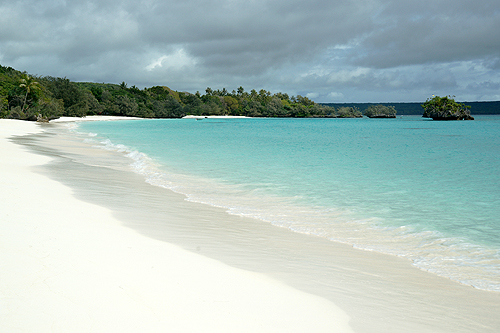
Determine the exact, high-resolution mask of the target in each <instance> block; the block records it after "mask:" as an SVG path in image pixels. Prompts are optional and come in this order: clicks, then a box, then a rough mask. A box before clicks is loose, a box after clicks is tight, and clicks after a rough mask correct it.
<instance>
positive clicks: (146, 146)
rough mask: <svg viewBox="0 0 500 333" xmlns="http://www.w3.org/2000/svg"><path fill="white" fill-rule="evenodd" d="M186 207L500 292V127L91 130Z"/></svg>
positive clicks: (280, 125) (282, 123) (114, 125)
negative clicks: (209, 208)
mask: <svg viewBox="0 0 500 333" xmlns="http://www.w3.org/2000/svg"><path fill="white" fill-rule="evenodd" d="M76 130H77V131H78V133H80V134H79V135H81V136H82V138H83V139H84V140H87V141H90V142H92V143H94V144H95V145H96V146H99V147H102V148H105V149H113V150H118V151H122V152H123V153H124V154H126V155H128V156H129V157H130V159H131V165H132V167H133V168H134V170H135V171H136V172H138V173H141V174H142V175H144V177H145V180H146V181H147V182H149V183H150V184H152V185H156V186H162V187H165V188H167V189H170V190H173V191H176V192H179V193H182V194H184V195H186V196H187V198H188V200H191V201H195V202H200V203H205V204H209V205H213V206H217V207H223V208H225V209H226V210H227V211H228V212H229V213H231V214H235V215H242V216H250V217H255V218H258V219H261V220H264V221H267V222H269V223H272V224H274V225H276V226H281V227H286V228H289V229H291V230H294V231H297V232H301V233H307V234H314V235H317V236H319V237H323V238H327V239H330V240H332V241H340V242H344V243H348V244H352V245H353V246H355V247H357V248H360V249H365V250H369V251H379V252H383V253H389V254H394V255H398V256H401V257H406V258H408V259H410V260H412V261H413V263H414V264H415V265H416V266H418V267H420V268H422V269H425V270H428V271H431V272H434V273H436V274H439V275H442V276H445V277H448V278H451V279H453V280H455V281H458V282H461V283H465V284H469V285H472V286H475V287H477V288H481V289H487V290H496V291H500V175H499V173H498V172H499V168H500V117H498V116H476V120H475V121H456V122H436V121H431V120H427V119H423V118H421V117H416V116H403V117H400V118H397V119H366V118H363V119H204V120H202V121H196V120H194V119H182V120H181V119H175V120H174V119H163V120H139V121H120V122H82V123H79V124H78V128H77V129H76Z"/></svg>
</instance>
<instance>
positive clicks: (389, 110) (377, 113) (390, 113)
mask: <svg viewBox="0 0 500 333" xmlns="http://www.w3.org/2000/svg"><path fill="white" fill-rule="evenodd" d="M364 114H365V116H367V117H369V118H396V108H395V107H394V106H385V105H382V104H378V105H370V106H369V107H367V108H366V110H365V112H364Z"/></svg>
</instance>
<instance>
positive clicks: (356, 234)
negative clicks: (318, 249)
mask: <svg viewBox="0 0 500 333" xmlns="http://www.w3.org/2000/svg"><path fill="white" fill-rule="evenodd" d="M90 136H91V137H92V138H91V139H88V136H87V139H86V140H87V141H88V140H90V141H91V142H93V144H94V145H95V146H96V147H99V148H101V149H106V150H111V151H116V152H120V153H123V154H125V155H126V156H127V157H129V158H130V159H131V160H132V163H131V167H132V169H133V170H134V171H135V172H137V173H139V174H141V175H143V176H144V177H145V180H146V182H148V183H149V184H151V185H154V186H159V187H163V188H166V189H169V190H171V191H174V192H176V193H180V194H183V195H185V196H186V198H187V199H186V200H188V201H192V202H197V203H201V204H207V205H211V206H214V207H219V208H223V209H225V210H226V211H227V212H228V213H229V214H233V215H238V216H244V217H251V218H256V219H259V220H262V221H265V222H268V223H271V224H273V225H276V226H279V227H285V228H288V229H290V230H292V231H295V232H299V233H304V234H311V235H316V236H319V237H322V238H326V239H329V240H332V241H336V242H341V243H346V244H350V245H352V246H353V247H355V248H358V249H361V250H366V251H376V252H381V253H385V254H391V255H395V256H399V257H404V258H407V259H409V260H411V261H412V262H413V264H414V265H415V266H416V267H419V268H420V269H423V270H426V271H429V272H431V273H434V274H437V275H440V276H443V277H447V278H449V279H451V280H454V281H457V282H459V283H462V284H466V285H470V286H473V287H475V288H478V289H484V290H491V291H500V252H499V251H498V250H494V249H488V248H486V247H484V246H478V245H474V244H470V243H467V242H465V241H463V240H461V239H454V238H445V237H442V236H441V235H440V234H439V233H437V232H435V231H425V232H417V231H415V230H414V229H413V228H411V227H408V226H402V227H394V228H390V227H381V226H380V225H379V224H378V221H377V219H376V218H367V219H359V218H357V217H356V216H355V214H353V212H350V211H347V210H341V209H339V210H335V209H331V208H329V209H326V208H324V207H307V206H303V205H301V204H300V203H299V201H300V198H283V197H273V196H270V195H269V194H268V193H262V192H261V191H259V190H258V189H257V190H256V189H250V190H249V189H245V188H244V187H241V186H237V185H228V184H223V183H221V182H217V181H215V180H210V179H205V178H200V177H195V176H192V175H185V174H180V173H174V172H168V171H166V170H165V169H164V167H163V168H162V166H161V165H160V164H159V163H157V162H156V161H155V160H153V159H151V158H150V157H149V156H147V155H146V154H144V153H142V152H139V151H136V150H132V149H130V148H129V147H127V146H125V145H122V144H115V143H113V142H112V141H111V140H109V139H106V140H102V141H96V140H95V139H94V137H95V136H94V135H90Z"/></svg>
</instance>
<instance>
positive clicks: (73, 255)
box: [0, 119, 351, 332]
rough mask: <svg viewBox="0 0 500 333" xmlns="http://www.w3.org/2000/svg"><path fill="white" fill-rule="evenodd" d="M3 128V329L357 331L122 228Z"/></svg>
mask: <svg viewBox="0 0 500 333" xmlns="http://www.w3.org/2000/svg"><path fill="white" fill-rule="evenodd" d="M39 131H41V129H40V127H39V125H38V124H35V123H31V122H22V121H15V120H3V119H2V120H0V150H1V151H2V159H1V162H0V184H1V190H0V235H1V236H0V237H1V239H0V272H1V274H0V331H2V332H306V331H309V332H332V331H337V332H350V331H351V329H350V327H349V325H348V321H349V317H348V316H347V315H346V314H345V313H344V312H343V311H342V310H340V309H339V308H338V307H337V306H336V305H335V304H333V303H332V302H330V301H327V300H325V299H322V298H320V297H318V296H314V295H310V294H307V293H304V292H301V291H298V290H296V289H293V288H291V287H288V286H286V285H285V284H283V283H280V282H277V281H275V280H272V279H270V278H267V277H265V276H264V275H261V274H255V273H251V272H246V271H243V270H239V269H236V268H232V267H229V266H227V265H224V264H222V263H219V262H217V261H215V260H212V259H209V258H206V257H203V256H201V255H197V254H193V253H190V252H188V251H186V250H182V249H180V248H178V247H176V246H174V245H171V244H168V243H166V242H161V241H158V240H154V239H151V238H148V237H145V236H143V235H140V234H139V233H137V232H135V231H133V230H131V229H129V228H126V227H124V226H122V225H121V223H120V221H118V220H117V219H116V218H115V217H113V215H112V214H111V212H110V211H109V210H108V209H106V208H103V207H100V206H96V205H92V204H89V203H86V202H82V201H79V200H77V199H75V198H74V196H73V195H72V190H71V189H70V188H68V187H66V186H64V185H62V184H60V183H58V182H55V181H53V180H51V179H49V178H47V177H45V176H42V175H39V174H37V173H35V172H33V171H32V167H33V166H36V165H40V164H43V163H47V162H49V160H50V158H47V157H44V156H40V155H35V154H33V153H29V152H27V151H26V149H24V148H22V147H20V146H18V145H16V144H14V143H11V142H9V140H8V138H9V137H10V136H13V135H23V134H27V133H35V132H39Z"/></svg>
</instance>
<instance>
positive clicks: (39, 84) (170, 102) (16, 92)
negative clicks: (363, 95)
mask: <svg viewBox="0 0 500 333" xmlns="http://www.w3.org/2000/svg"><path fill="white" fill-rule="evenodd" d="M87 115H115V116H131V117H132V116H135V117H144V118H180V117H183V116H185V115H196V116H209V115H230V116H249V117H332V118H334V117H335V118H336V117H340V118H347V117H361V116H362V114H361V113H360V112H359V110H357V109H356V108H354V107H339V108H334V107H331V106H326V105H321V104H317V103H315V102H313V101H312V100H310V99H309V98H307V97H303V96H300V95H298V96H289V95H288V94H286V93H276V94H271V93H270V92H269V91H266V90H264V89H261V90H259V91H256V90H255V89H252V90H251V91H249V92H247V91H245V89H244V88H243V87H239V88H238V89H237V90H233V91H231V92H229V91H227V90H226V89H225V88H223V89H222V90H213V89H211V88H207V89H206V91H205V93H204V94H200V93H199V92H196V93H195V94H192V93H188V92H178V91H174V90H172V89H170V88H168V87H166V86H154V87H151V88H144V89H139V88H137V87H136V86H132V87H128V85H127V84H126V83H125V82H122V83H121V84H119V85H118V84H105V83H87V82H85V83H82V82H72V81H70V80H69V79H67V78H59V77H51V76H45V77H41V76H40V77H38V76H30V75H28V74H27V73H25V72H19V71H17V70H15V69H13V68H10V67H3V66H1V65H0V117H2V118H17V119H27V120H41V119H42V120H43V119H47V120H48V119H54V118H57V117H60V116H76V117H84V116H87Z"/></svg>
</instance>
